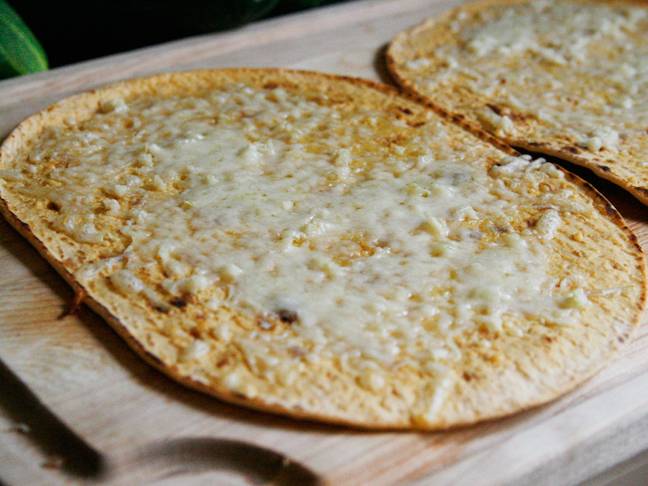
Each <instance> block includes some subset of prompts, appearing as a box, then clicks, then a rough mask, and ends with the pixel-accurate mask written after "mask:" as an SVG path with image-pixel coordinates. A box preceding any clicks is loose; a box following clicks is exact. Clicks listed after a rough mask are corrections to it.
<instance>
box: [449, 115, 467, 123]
mask: <svg viewBox="0 0 648 486" xmlns="http://www.w3.org/2000/svg"><path fill="white" fill-rule="evenodd" d="M465 119H466V116H465V115H463V114H461V113H455V114H454V115H452V121H454V122H456V123H462V122H463V121H464V120H465Z"/></svg>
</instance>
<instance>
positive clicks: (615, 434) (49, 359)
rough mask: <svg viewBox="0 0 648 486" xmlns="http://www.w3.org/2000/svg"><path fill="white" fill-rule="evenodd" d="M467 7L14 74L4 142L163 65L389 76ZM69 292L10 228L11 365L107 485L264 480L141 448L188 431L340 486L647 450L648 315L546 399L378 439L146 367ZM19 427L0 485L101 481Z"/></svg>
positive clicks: (529, 478)
mask: <svg viewBox="0 0 648 486" xmlns="http://www.w3.org/2000/svg"><path fill="white" fill-rule="evenodd" d="M457 3H459V2H458V1H457V0H356V1H353V2H349V3H343V4H339V5H336V6H332V7H327V8H322V9H317V10H312V11H308V12H304V13H300V14H295V15H291V16H287V17H282V18H278V19H273V20H269V21H264V22H260V23H256V24H253V25H250V26H247V27H245V28H242V29H238V30H235V31H231V32H227V33H221V34H215V35H209V36H203V37H199V38H192V39H186V40H182V41H179V42H174V43H170V44H165V45H162V46H156V47H153V48H149V49H144V50H140V51H135V52H132V53H127V54H122V55H118V56H113V57H110V58H105V59H100V60H96V61H91V62H87V63H83V64H79V65H74V66H69V67H65V68H61V69H57V70H53V71H50V72H47V73H41V74H38V75H32V76H28V77H23V78H16V79H11V80H7V81H3V82H0V138H4V137H5V136H6V135H7V134H8V133H9V132H10V131H11V129H12V128H13V127H14V126H15V125H16V124H17V123H19V122H20V121H21V120H22V119H24V118H26V117H27V116H29V115H31V114H32V113H34V112H36V111H38V110H40V109H42V108H45V107H46V106H47V105H49V104H50V103H52V102H54V101H56V100H58V99H60V98H63V97H64V96H67V95H69V94H72V93H75V92H79V91H83V90H87V89H90V88H92V87H95V86H98V85H101V84H105V83H107V82H110V81H114V80H118V79H124V78H130V77H137V76H142V75H147V74H151V73H156V72H164V71H177V70H188V69H196V68H212V67H214V68H215V67H236V66H249V67H288V68H301V69H312V70H318V71H326V72H332V73H338V74H346V75H353V76H362V77H365V78H369V79H374V80H383V81H386V80H387V78H386V77H385V72H384V67H383V62H382V54H383V50H384V46H385V44H386V43H387V42H388V41H389V40H390V39H391V38H392V37H393V36H394V35H395V34H396V33H398V32H399V31H401V30H403V29H405V28H408V27H410V26H413V25H415V24H418V23H419V22H420V21H421V20H422V19H423V18H425V17H428V16H433V15H437V14H439V13H440V12H442V11H444V10H446V9H448V8H451V7H453V6H455V5H456V4H457ZM579 173H580V174H581V175H583V176H584V177H586V178H587V179H588V180H589V181H590V182H592V183H593V184H594V185H595V186H596V187H597V188H599V189H600V190H601V191H602V192H603V193H604V194H605V195H606V196H607V197H609V198H610V199H611V201H612V202H613V203H614V204H615V205H616V206H617V207H618V208H619V210H620V211H621V213H622V214H623V216H624V217H625V218H626V219H627V221H628V223H629V226H630V227H631V228H632V229H633V230H634V231H635V233H636V235H637V236H638V238H639V241H640V242H641V244H642V245H644V248H645V249H648V209H647V208H646V207H645V206H642V205H641V204H639V203H638V202H637V201H635V200H634V199H633V198H632V197H631V196H630V195H628V194H627V193H625V192H624V191H622V190H620V189H618V188H616V187H614V186H612V185H610V184H609V183H607V182H605V181H602V180H599V179H597V178H595V177H593V176H590V175H589V174H588V173H587V172H584V171H579ZM72 297H73V295H72V292H71V291H70V289H69V288H68V287H67V285H66V284H65V283H64V282H63V281H62V279H61V278H59V277H58V275H57V274H56V273H55V272H54V271H53V270H51V269H50V268H49V266H48V265H47V264H46V263H45V262H44V261H43V260H42V259H41V258H40V257H39V256H38V254H37V253H36V251H35V250H33V249H32V248H31V246H30V245H29V244H28V243H27V242H26V241H24V240H23V239H22V238H21V237H20V236H19V235H18V234H17V233H16V232H15V231H14V230H13V229H11V228H10V226H9V225H8V224H7V223H5V222H4V221H0V358H1V359H2V361H3V362H4V363H5V364H6V365H7V366H8V367H9V368H10V369H11V370H13V372H14V373H15V374H16V375H18V376H19V377H20V378H21V379H22V380H23V381H24V382H25V383H26V384H27V385H28V386H29V387H30V388H31V389H32V391H33V392H34V393H35V394H36V395H37V396H38V397H39V398H40V400H41V401H42V402H43V404H44V405H45V406H46V407H47V408H49V409H50V410H51V411H53V412H54V413H55V414H56V415H57V416H58V417H60V418H61V419H62V420H63V421H64V422H66V423H67V424H68V425H70V426H71V427H72V428H73V429H74V431H76V432H77V434H78V435H80V436H81V437H82V438H84V439H85V440H86V441H87V442H88V443H89V444H91V445H92V446H93V447H94V448H95V449H97V450H98V451H100V452H101V453H102V454H104V455H105V456H106V457H107V458H108V460H109V462H110V471H111V476H110V477H109V478H108V479H107V480H106V484H133V485H135V484H158V485H161V484H181V485H184V484H191V485H194V484H231V485H241V484H253V482H251V481H252V480H253V479H250V478H246V477H245V476H243V475H241V474H238V473H234V472H231V471H230V472H227V473H223V472H217V471H216V469H217V468H214V467H213V464H218V461H217V460H215V461H212V462H211V463H209V464H211V465H209V467H207V468H201V467H197V468H196V467H194V468H193V472H192V471H186V470H183V469H182V468H181V469H177V468H174V467H172V466H170V465H169V464H166V463H163V461H157V462H156V461H155V460H154V457H149V458H148V459H146V460H145V459H141V457H142V456H141V453H143V452H144V453H146V451H149V452H151V451H153V450H154V449H155V448H156V447H157V449H155V450H158V451H159V448H160V445H161V444H165V443H168V441H169V440H172V441H178V440H179V439H186V438H192V439H199V438H211V439H231V440H236V441H243V442H245V443H248V444H252V445H256V446H260V447H263V448H267V449H269V450H272V451H275V452H278V453H280V454H283V455H285V456H287V457H288V458H290V459H291V460H293V461H297V462H298V463H300V464H302V465H303V466H305V467H307V468H309V469H310V470H312V471H313V472H314V473H316V474H317V475H318V476H319V477H320V478H322V479H324V480H326V481H327V482H328V483H329V484H332V485H363V484H370V485H376V486H380V485H405V484H409V485H435V486H436V485H439V486H441V485H470V486H480V485H482V486H496V485H497V486H502V485H516V486H519V485H525V484H530V485H531V484H532V485H572V484H577V483H578V482H581V481H583V480H585V479H587V478H589V477H591V476H593V475H595V474H597V473H599V472H600V471H602V470H604V469H606V468H609V467H610V466H612V465H614V464H616V463H618V462H620V461H622V460H625V459H627V458H629V457H631V456H632V455H634V454H637V453H638V452H640V451H641V450H643V449H645V448H648V433H647V432H648V324H647V323H646V322H645V321H644V323H643V325H642V327H641V328H640V329H639V332H638V333H637V335H636V337H635V339H634V340H633V341H632V342H631V343H630V344H629V346H628V347H627V348H626V349H625V350H624V351H623V353H622V354H621V355H619V356H618V357H617V358H616V359H615V360H614V361H612V362H611V363H610V364H609V365H608V366H607V367H606V368H605V369H604V370H603V371H602V372H601V373H599V374H598V375H597V376H596V377H594V378H593V379H592V380H590V381H589V382H587V383H586V384H585V385H583V386H581V387H580V388H578V389H577V390H576V391H574V392H572V393H570V394H568V395H567V396H564V397H562V398H561V399H559V400H557V401H555V402H553V403H551V404H549V405H546V406H543V407H539V408H536V409H534V410H531V411H528V412H525V413H522V414H518V415H516V416H513V417H510V418H507V419H504V420H498V421H494V422H489V423H485V424H481V425H478V426H475V427H468V428H463V429H459V430H454V431H450V432H438V433H408V432H389V433H376V432H373V433H372V432H363V431H356V430H351V429H347V428H342V427H333V426H325V425H318V424H312V423H305V422H299V421H293V420H288V419H284V418H278V417H274V416H270V415H266V414H261V413H257V412H251V411H247V410H243V409H240V408H236V407H233V406H229V405H226V404H223V403H220V402H218V401H216V400H213V399H211V398H209V397H206V396H202V395H200V394H198V393H195V392H192V391H189V390H185V389H184V388H182V387H180V386H178V385H176V384H175V383H174V382H172V381H170V380H169V379H167V378H165V377H164V376H162V375H161V374H159V373H158V372H156V371H154V370H153V369H151V368H150V367H148V366H147V365H145V364H144V363H143V362H141V361H140V360H139V359H138V358H137V357H136V356H135V355H134V354H133V353H131V352H130V350H129V349H128V348H127V346H126V345H125V343H124V342H122V340H121V339H120V338H118V337H117V336H116V335H115V334H114V333H113V332H112V331H111V330H110V329H109V328H108V326H107V325H105V324H104V323H103V322H102V321H101V320H100V319H99V318H98V317H96V316H95V315H94V314H93V313H92V312H90V311H89V310H87V309H86V308H82V309H81V310H80V311H79V312H78V313H77V314H75V315H72V316H67V317H63V318H61V317H60V316H61V314H62V313H63V311H64V310H65V309H66V308H67V306H68V305H69V304H70V302H71V299H72ZM3 393H5V394H6V393H7V392H6V389H5V388H3V385H2V384H0V395H1V394H3ZM6 398H7V397H6V396H5V397H4V398H3V400H4V399H6ZM0 403H1V402H0ZM22 429H23V428H22V427H21V426H20V424H16V423H15V422H13V420H12V419H11V418H10V416H9V415H8V414H6V413H5V412H3V411H2V409H1V408H0V465H1V466H0V483H1V484H7V485H14V484H16V485H18V484H20V485H23V484H43V485H49V484H53V485H64V484H82V483H83V484H86V483H87V482H90V481H82V480H80V479H79V478H75V477H73V476H71V475H69V474H66V473H65V472H64V471H63V470H61V468H59V467H57V463H56V462H55V461H52V460H51V459H48V458H47V457H46V456H45V455H44V454H43V452H42V451H41V450H40V449H39V448H38V447H37V446H36V445H35V444H36V442H35V441H34V437H33V436H32V434H30V433H25V432H27V431H25V430H22ZM213 453H214V455H215V456H218V455H219V453H218V451H217V450H214V452H213ZM137 454H140V455H139V456H138V455H137ZM151 454H152V453H151ZM134 457H139V458H140V460H138V461H133V458H134ZM221 457H222V455H221ZM190 459H191V458H189V459H187V460H186V461H185V465H186V464H188V463H189V462H191V461H190ZM194 462H195V461H194ZM203 465H204V464H203ZM225 466H228V464H225ZM185 469H191V468H189V467H187V468H185ZM285 484H289V483H285Z"/></svg>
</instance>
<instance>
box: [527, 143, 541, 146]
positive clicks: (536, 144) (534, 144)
mask: <svg viewBox="0 0 648 486" xmlns="http://www.w3.org/2000/svg"><path fill="white" fill-rule="evenodd" d="M527 145H529V146H530V147H537V146H538V145H541V144H540V142H527Z"/></svg>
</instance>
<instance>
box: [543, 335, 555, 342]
mask: <svg viewBox="0 0 648 486" xmlns="http://www.w3.org/2000/svg"><path fill="white" fill-rule="evenodd" d="M542 340H543V341H544V342H546V343H553V341H554V338H552V337H551V336H542Z"/></svg>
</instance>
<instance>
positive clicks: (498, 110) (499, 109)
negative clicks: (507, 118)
mask: <svg viewBox="0 0 648 486" xmlns="http://www.w3.org/2000/svg"><path fill="white" fill-rule="evenodd" d="M486 106H488V107H489V108H490V109H491V110H493V111H494V112H495V113H497V114H498V115H500V116H502V113H504V109H503V108H502V107H501V106H498V105H493V104H492V103H486Z"/></svg>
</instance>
